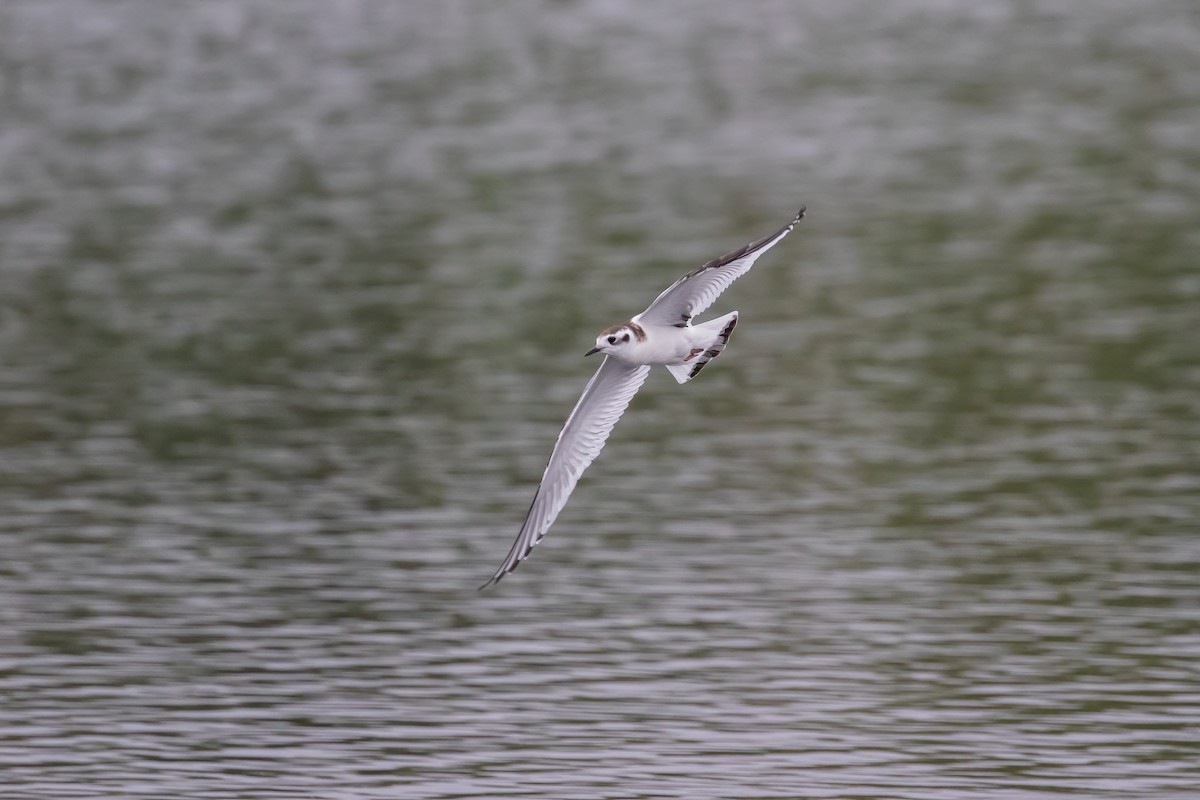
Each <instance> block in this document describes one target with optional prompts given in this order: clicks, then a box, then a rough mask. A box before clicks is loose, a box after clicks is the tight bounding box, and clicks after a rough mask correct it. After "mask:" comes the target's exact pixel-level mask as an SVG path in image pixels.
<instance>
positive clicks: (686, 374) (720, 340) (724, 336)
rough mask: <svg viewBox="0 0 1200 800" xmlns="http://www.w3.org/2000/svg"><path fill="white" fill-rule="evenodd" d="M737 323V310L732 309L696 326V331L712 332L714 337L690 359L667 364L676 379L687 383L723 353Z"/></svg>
mask: <svg viewBox="0 0 1200 800" xmlns="http://www.w3.org/2000/svg"><path fill="white" fill-rule="evenodd" d="M735 325H737V312H736V311H731V312H730V313H728V314H726V315H725V316H723V317H719V318H718V319H714V320H712V321H710V322H705V323H704V324H703V325H697V326H695V328H694V330H696V331H704V332H705V333H710V332H711V334H712V338H711V339H709V340H708V342H707V344H705V345H704V350H702V351H701V352H699V353H697V354H696V356H695V357H694V358H692V359H691V360H690V361H686V362H684V363H682V364H667V365H666V366H667V369H669V370H670V371H671V375H672V376H674V378H675V380H677V381H679V382H680V383H687V382H688V381H690V380H691V379H692V378H694V377H696V374H697V373H698V372H700V370H702V369H704V365H705V364H707V363H708V362H710V361H712V360H713V359H714V358H716V357H717V356H719V355H721V351H722V350H724V349H725V345H727V344H729V336H730V334H732V333H733V328H734V326H735ZM701 341H704V340H701Z"/></svg>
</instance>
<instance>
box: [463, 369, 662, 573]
mask: <svg viewBox="0 0 1200 800" xmlns="http://www.w3.org/2000/svg"><path fill="white" fill-rule="evenodd" d="M649 374H650V367H649V366H647V365H645V364H643V365H641V366H636V367H632V366H628V365H626V364H624V363H622V362H620V361H617V360H616V359H613V358H609V357H608V356H605V357H604V363H603V364H601V365H600V369H598V370H596V374H595V375H593V376H592V379H591V380H590V381H588V385H587V387H586V388H585V389H584V390H583V395H582V396H581V397H580V398H579V402H578V403H576V404H575V410H574V411H572V412H571V416H569V417H567V424H566V425H564V426H563V429H562V433H560V434H558V442H557V443H556V444H555V445H554V452H552V453H551V454H550V463H548V464H547V465H546V471H545V472H544V473H542V483H541V485H540V486H538V490H537V493H536V494H535V495H534V496H533V504H532V505H531V506H530V507H529V514H528V515H527V516H526V517H525V524H524V525H522V526H521V532H520V533H519V534H518V535H517V540H516V541H515V542H513V546H512V549H511V550H509V551H508V555H507V556H506V557H505V559H504V563H503V564H501V565H500V568H499V569H497V570H496V572H495V574H494V575H492V577H491V578H490V579H489V580H488V582H487V583H485V584H484V585H483V586H480V587H479V588H480V589H484V588H487V587H488V586H491V585H492V584H493V583H496V582H497V581H499V580H500V579H501V578H503V577H504V576H505V575H507V574H508V573H510V572H512V571H513V570H514V569H516V568H517V565H518V564H520V563H521V562H522V561H524V560H525V558H526V556H528V555H529V551H530V550H532V549H533V546H534V545H535V544H537V543H538V542H540V541H541V540H542V537H543V536H545V535H546V531H547V530H548V529H549V528H550V525H551V524H552V523H553V522H554V519H555V517H557V516H558V512H560V511H562V508H563V506H565V505H566V504H567V498H568V497H570V496H571V491H572V490H573V489H574V488H575V484H576V483H578V481H579V476H580V475H582V474H583V471H584V470H585V469H587V467H588V464H591V463H592V461H593V460H594V459H595V458H596V456H598V455H599V454H600V451H601V450H603V449H604V442H605V441H607V440H608V435H609V434H610V433H612V429H613V426H614V425H616V424H617V420H618V419H620V418H621V414H623V413H625V408H626V407H627V406H628V405H629V401H630V400H632V399H633V396H634V395H635V394H637V390H638V389H640V388H641V386H642V384H643V383H644V382H645V380H646V376H647V375H649Z"/></svg>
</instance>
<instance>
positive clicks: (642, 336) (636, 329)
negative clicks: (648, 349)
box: [600, 322, 646, 342]
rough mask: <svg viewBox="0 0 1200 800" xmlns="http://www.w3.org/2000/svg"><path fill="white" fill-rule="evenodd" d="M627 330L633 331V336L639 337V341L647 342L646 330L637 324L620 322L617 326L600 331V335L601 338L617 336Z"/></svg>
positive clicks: (610, 326)
mask: <svg viewBox="0 0 1200 800" xmlns="http://www.w3.org/2000/svg"><path fill="white" fill-rule="evenodd" d="M625 329H628V330H631V331H633V335H634V336H636V337H637V340H638V341H639V342H644V341H646V331H645V329H644V328H642V326H641V325H638V324H637V323H636V322H619V323H617V324H616V325H609V326H608V327H607V328H605V329H604V330H602V331H600V335H601V336H615V335H616V334H617V333H618V332H620V331H622V330H625Z"/></svg>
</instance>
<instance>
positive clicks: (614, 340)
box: [608, 336, 617, 344]
mask: <svg viewBox="0 0 1200 800" xmlns="http://www.w3.org/2000/svg"><path fill="white" fill-rule="evenodd" d="M608 343H609V344H616V343H617V337H615V336H610V337H608Z"/></svg>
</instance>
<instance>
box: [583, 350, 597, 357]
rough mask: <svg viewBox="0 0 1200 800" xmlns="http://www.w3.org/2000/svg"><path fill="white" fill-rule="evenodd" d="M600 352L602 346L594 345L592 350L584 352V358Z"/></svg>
mask: <svg viewBox="0 0 1200 800" xmlns="http://www.w3.org/2000/svg"><path fill="white" fill-rule="evenodd" d="M599 352H600V348H599V347H593V348H592V349H591V350H588V351H587V352H586V353H584V354H583V357H584V358H587V357H588V356H590V355H591V354H592V353H599Z"/></svg>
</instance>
